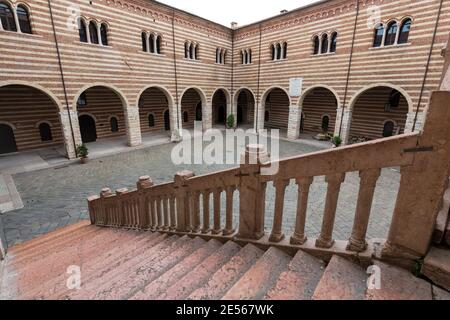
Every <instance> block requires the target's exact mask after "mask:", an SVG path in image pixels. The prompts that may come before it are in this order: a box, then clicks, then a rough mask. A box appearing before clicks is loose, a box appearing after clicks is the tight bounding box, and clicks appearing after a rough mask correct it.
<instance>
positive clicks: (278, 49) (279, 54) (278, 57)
mask: <svg viewBox="0 0 450 320" xmlns="http://www.w3.org/2000/svg"><path fill="white" fill-rule="evenodd" d="M277 60H281V44H279V43H277Z"/></svg>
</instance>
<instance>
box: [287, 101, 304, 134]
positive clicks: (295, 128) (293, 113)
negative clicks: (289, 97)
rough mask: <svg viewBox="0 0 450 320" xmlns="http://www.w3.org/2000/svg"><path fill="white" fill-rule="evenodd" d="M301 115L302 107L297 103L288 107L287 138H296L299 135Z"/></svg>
mask: <svg viewBox="0 0 450 320" xmlns="http://www.w3.org/2000/svg"><path fill="white" fill-rule="evenodd" d="M301 117H302V109H301V108H300V107H299V106H297V105H291V106H290V107H289V122H288V131H287V138H288V139H291V140H295V139H298V137H299V135H300V121H301Z"/></svg>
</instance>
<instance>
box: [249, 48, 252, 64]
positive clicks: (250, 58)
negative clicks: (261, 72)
mask: <svg viewBox="0 0 450 320" xmlns="http://www.w3.org/2000/svg"><path fill="white" fill-rule="evenodd" d="M248 63H252V49H249V50H248Z"/></svg>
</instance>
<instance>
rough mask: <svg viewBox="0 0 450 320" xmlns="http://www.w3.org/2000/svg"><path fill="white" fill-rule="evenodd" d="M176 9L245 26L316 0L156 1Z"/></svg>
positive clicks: (228, 23)
mask: <svg viewBox="0 0 450 320" xmlns="http://www.w3.org/2000/svg"><path fill="white" fill-rule="evenodd" d="M158 1H159V2H163V3H166V4H168V5H171V6H174V7H176V8H178V9H182V10H185V11H188V12H191V13H193V14H196V15H198V16H200V17H203V18H207V19H209V20H212V21H214V22H218V23H221V24H223V25H225V26H227V27H229V26H230V24H231V22H233V21H235V22H237V23H238V24H239V25H241V26H242V25H246V24H249V23H252V22H256V21H258V20H261V19H265V18H269V17H272V16H275V15H277V14H279V13H280V11H281V10H284V9H286V10H292V9H295V8H298V7H302V6H304V5H307V4H310V3H312V2H317V0H158Z"/></svg>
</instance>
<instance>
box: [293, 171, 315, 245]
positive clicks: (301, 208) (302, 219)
mask: <svg viewBox="0 0 450 320" xmlns="http://www.w3.org/2000/svg"><path fill="white" fill-rule="evenodd" d="M312 182H313V177H306V178H298V179H296V183H297V185H298V199H297V218H296V222H295V232H294V235H293V236H292V237H291V241H290V242H291V244H292V245H302V244H304V243H305V242H306V240H308V239H307V237H306V235H305V225H306V214H307V210H308V197H309V189H310V187H311V184H312Z"/></svg>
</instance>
